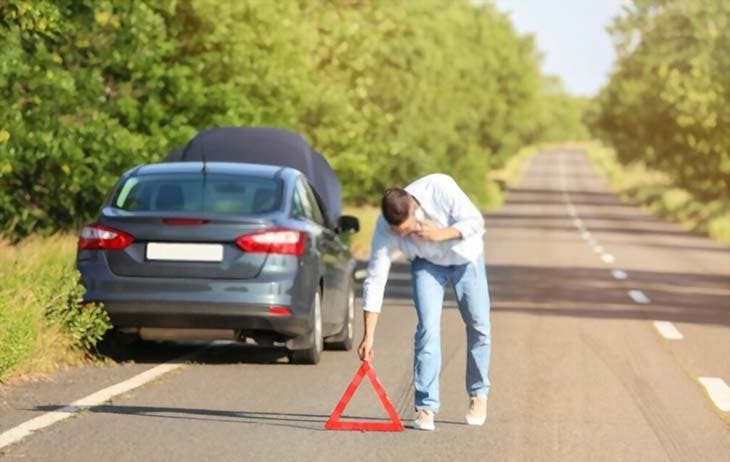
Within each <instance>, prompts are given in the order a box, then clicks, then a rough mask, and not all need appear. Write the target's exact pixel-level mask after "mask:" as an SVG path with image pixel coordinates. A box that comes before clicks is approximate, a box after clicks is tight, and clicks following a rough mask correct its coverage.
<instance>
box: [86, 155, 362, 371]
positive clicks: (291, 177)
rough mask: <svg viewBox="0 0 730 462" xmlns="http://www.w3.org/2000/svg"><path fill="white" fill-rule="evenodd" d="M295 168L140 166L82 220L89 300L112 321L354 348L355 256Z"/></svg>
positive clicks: (174, 331)
mask: <svg viewBox="0 0 730 462" xmlns="http://www.w3.org/2000/svg"><path fill="white" fill-rule="evenodd" d="M325 216H326V215H325V214H324V213H323V210H322V208H321V200H320V199H319V198H318V196H317V194H316V193H315V192H314V190H313V189H312V188H311V186H310V184H309V183H308V181H307V178H306V177H305V176H304V175H303V174H302V173H300V172H299V171H298V170H295V169H292V168H288V167H277V166H268V165H257V164H244V163H225V162H208V163H201V162H169V163H162V164H150V165H143V166H139V167H135V168H133V169H131V170H130V171H128V172H126V173H125V174H124V175H123V176H122V178H121V179H120V181H119V182H118V183H117V185H116V186H115V187H114V189H113V191H112V193H111V195H110V197H109V199H108V200H107V201H106V203H105V204H104V206H103V207H102V210H101V212H100V215H99V217H98V219H97V220H96V222H95V223H93V224H90V225H88V226H86V227H85V228H83V230H82V231H81V235H80V238H79V243H78V255H77V266H78V268H79V270H80V272H81V274H82V283H83V285H84V286H85V288H86V293H85V296H84V297H85V301H86V302H102V303H103V304H104V307H105V309H106V310H107V312H108V313H109V315H110V318H111V320H112V323H113V325H114V332H115V333H121V334H124V335H130V334H131V335H134V336H139V337H141V338H142V339H157V340H160V339H210V340H212V339H229V340H237V341H246V340H248V339H250V340H252V341H254V342H255V343H258V344H264V345H282V346H285V347H286V348H287V349H288V351H289V355H290V359H291V360H292V361H293V362H300V363H309V364H316V363H317V362H318V361H319V359H320V353H321V351H322V349H323V347H324V345H325V343H326V344H327V345H328V346H331V347H333V348H335V349H344V350H349V349H350V348H351V347H352V336H353V328H352V323H353V316H354V287H353V270H354V266H355V262H354V259H353V258H352V255H351V254H350V251H349V249H348V247H347V245H346V244H345V243H344V242H343V240H342V234H343V233H348V232H356V231H358V228H359V224H358V221H357V219H356V218H354V217H348V216H343V217H341V218H340V219H339V222H338V223H334V224H332V223H327V220H326V218H325Z"/></svg>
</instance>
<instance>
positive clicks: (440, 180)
mask: <svg viewBox="0 0 730 462" xmlns="http://www.w3.org/2000/svg"><path fill="white" fill-rule="evenodd" d="M405 190H406V191H407V192H408V193H409V194H410V195H411V196H413V197H415V198H416V200H417V201H418V202H419V203H420V205H421V210H423V215H424V218H425V219H426V220H429V221H431V222H432V223H433V225H434V226H436V227H438V228H448V227H451V226H453V227H454V228H456V229H458V230H459V233H461V239H453V240H449V241H441V242H432V241H427V240H424V239H421V238H419V237H418V236H415V235H408V236H400V235H399V234H398V233H396V232H394V231H392V230H391V229H390V226H389V225H388V222H386V221H385V218H383V215H382V214H381V215H380V216H379V217H378V221H377V223H376V225H375V233H374V234H373V241H372V245H371V249H372V250H371V254H370V263H369V264H368V270H367V277H366V278H365V282H364V283H363V309H364V310H365V311H374V312H379V311H380V309H381V308H382V306H383V294H384V293H385V283H386V282H387V281H388V273H389V272H390V264H391V261H392V258H393V254H394V252H395V251H396V250H399V251H401V252H402V253H403V255H404V256H405V257H406V258H407V259H408V260H413V259H415V258H416V257H420V258H424V259H426V260H428V261H430V262H431V263H435V264H437V265H444V266H448V265H463V264H465V263H469V262H473V261H476V260H477V259H478V258H479V257H481V256H482V255H483V254H484V242H483V238H482V236H483V235H484V218H483V217H482V214H481V213H480V212H479V209H477V208H476V206H475V205H474V204H473V203H472V202H471V200H469V197H468V196H467V195H466V194H465V193H464V191H462V190H461V188H459V185H457V184H456V182H455V181H454V179H453V178H451V177H450V176H448V175H444V174H442V173H434V174H431V175H427V176H424V177H423V178H420V179H418V180H416V181H414V182H413V183H411V184H409V185H408V186H406V187H405ZM416 219H419V217H418V216H417V217H416Z"/></svg>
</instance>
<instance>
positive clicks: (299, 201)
mask: <svg viewBox="0 0 730 462" xmlns="http://www.w3.org/2000/svg"><path fill="white" fill-rule="evenodd" d="M292 213H293V214H294V215H296V216H300V217H306V218H308V219H309V220H311V221H313V222H315V223H317V224H320V225H322V226H324V219H323V218H322V211H321V210H320V209H319V205H318V204H317V200H316V199H315V197H314V193H313V192H312V191H311V189H310V188H309V186H308V185H307V184H306V183H305V182H304V181H302V179H299V180H297V184H296V188H295V191H294V203H293V204H292Z"/></svg>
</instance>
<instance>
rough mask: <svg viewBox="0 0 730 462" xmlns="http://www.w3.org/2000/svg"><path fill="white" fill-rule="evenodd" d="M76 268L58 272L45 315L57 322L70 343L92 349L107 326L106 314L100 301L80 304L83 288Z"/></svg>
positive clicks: (84, 348) (50, 320)
mask: <svg viewBox="0 0 730 462" xmlns="http://www.w3.org/2000/svg"><path fill="white" fill-rule="evenodd" d="M80 280H81V275H80V274H79V272H78V271H76V270H73V271H66V272H64V274H61V275H60V278H59V281H58V287H57V288H56V290H57V291H58V292H57V293H58V295H57V297H54V298H53V299H51V300H49V304H48V305H47V306H46V309H45V317H46V319H47V320H48V321H49V322H58V323H60V325H61V326H63V331H64V332H65V333H66V334H67V335H68V336H69V337H70V338H71V339H72V341H73V345H74V346H76V347H78V348H81V349H82V350H84V351H92V350H93V348H94V347H95V346H96V343H97V342H98V341H99V340H101V338H102V337H103V335H104V332H106V331H107V330H109V328H110V327H111V321H110V319H109V315H108V314H107V312H106V311H104V309H103V308H102V306H101V305H100V304H82V299H83V295H84V287H83V286H82V285H81V284H80Z"/></svg>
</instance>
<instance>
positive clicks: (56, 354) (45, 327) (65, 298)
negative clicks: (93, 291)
mask: <svg viewBox="0 0 730 462" xmlns="http://www.w3.org/2000/svg"><path fill="white" fill-rule="evenodd" d="M75 244H76V238H75V236H71V235H57V236H51V237H40V236H31V237H29V238H27V239H25V240H23V241H22V242H20V243H19V244H17V245H10V244H9V243H7V242H0V280H1V281H2V287H0V382H7V381H9V380H11V379H16V378H19V377H23V376H34V375H38V374H42V373H47V372H51V371H53V370H55V369H57V368H58V367H60V366H62V365H69V364H79V363H82V362H84V361H86V360H88V359H89V358H90V357H91V355H90V352H91V351H92V349H93V347H94V345H95V343H96V341H97V340H98V339H99V338H101V335H102V334H103V332H104V331H105V330H106V329H107V328H108V325H109V324H108V317H107V315H106V313H105V312H104V311H102V310H101V309H100V307H98V306H87V307H81V305H80V301H81V295H82V293H83V287H81V285H80V284H79V275H78V272H77V271H76V270H75V268H74V257H75V247H76V246H75Z"/></svg>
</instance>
